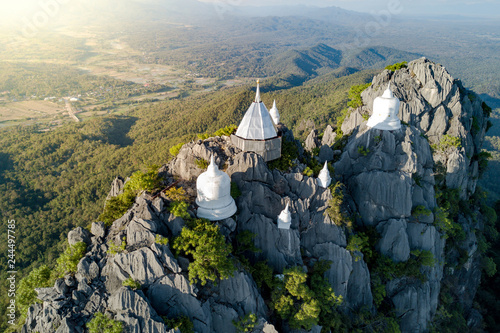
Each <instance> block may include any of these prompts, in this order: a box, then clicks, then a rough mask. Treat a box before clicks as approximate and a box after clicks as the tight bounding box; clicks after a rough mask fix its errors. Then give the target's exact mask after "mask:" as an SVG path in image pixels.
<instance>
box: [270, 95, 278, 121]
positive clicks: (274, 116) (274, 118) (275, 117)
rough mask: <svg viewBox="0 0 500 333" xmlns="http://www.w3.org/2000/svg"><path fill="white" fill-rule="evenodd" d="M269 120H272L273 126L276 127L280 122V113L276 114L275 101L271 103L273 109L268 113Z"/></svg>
mask: <svg viewBox="0 0 500 333" xmlns="http://www.w3.org/2000/svg"><path fill="white" fill-rule="evenodd" d="M269 114H270V115H271V118H273V122H274V124H275V125H278V124H279V122H280V113H279V112H278V108H277V107H276V100H274V102H273V107H272V108H271V110H270V111H269Z"/></svg>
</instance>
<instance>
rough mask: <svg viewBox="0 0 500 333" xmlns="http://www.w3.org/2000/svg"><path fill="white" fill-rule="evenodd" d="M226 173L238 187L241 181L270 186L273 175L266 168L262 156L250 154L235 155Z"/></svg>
mask: <svg viewBox="0 0 500 333" xmlns="http://www.w3.org/2000/svg"><path fill="white" fill-rule="evenodd" d="M226 173H227V174H228V175H229V177H231V180H233V181H236V182H238V185H240V183H241V181H246V182H251V181H258V182H262V183H266V184H272V182H273V175H272V173H271V171H269V169H268V168H267V165H266V162H264V159H263V158H262V156H260V155H258V154H255V153H252V152H241V153H239V154H236V155H235V156H234V157H233V159H232V161H231V162H230V164H229V166H228V168H227V170H226Z"/></svg>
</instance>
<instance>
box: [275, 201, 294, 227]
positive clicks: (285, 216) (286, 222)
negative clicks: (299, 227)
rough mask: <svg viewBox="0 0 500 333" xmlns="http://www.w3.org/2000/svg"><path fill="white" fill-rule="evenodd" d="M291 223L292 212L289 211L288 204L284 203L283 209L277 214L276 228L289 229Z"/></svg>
mask: <svg viewBox="0 0 500 333" xmlns="http://www.w3.org/2000/svg"><path fill="white" fill-rule="evenodd" d="M291 225H292V214H291V213H290V209H289V205H288V203H287V204H286V207H285V209H284V210H283V211H282V212H281V213H280V215H279V216H278V229H284V230H289V229H290V226H291Z"/></svg>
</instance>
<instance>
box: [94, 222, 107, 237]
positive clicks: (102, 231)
mask: <svg viewBox="0 0 500 333" xmlns="http://www.w3.org/2000/svg"><path fill="white" fill-rule="evenodd" d="M90 232H91V233H92V235H94V236H95V237H103V238H104V236H105V235H106V226H105V225H104V222H92V227H91V228H90Z"/></svg>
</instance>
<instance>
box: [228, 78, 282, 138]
mask: <svg viewBox="0 0 500 333" xmlns="http://www.w3.org/2000/svg"><path fill="white" fill-rule="evenodd" d="M236 135H237V136H239V137H240V138H243V139H247V140H267V139H271V138H274V137H276V136H277V135H278V133H277V132H276V129H275V128H274V123H273V120H272V118H271V115H270V114H269V111H267V108H266V106H265V105H264V103H263V102H262V100H261V99H260V88H259V81H257V93H256V95H255V101H254V102H253V103H252V105H250V107H249V108H248V110H247V112H246V113H245V116H244V117H243V120H242V121H241V123H240V126H238V130H237V131H236Z"/></svg>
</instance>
